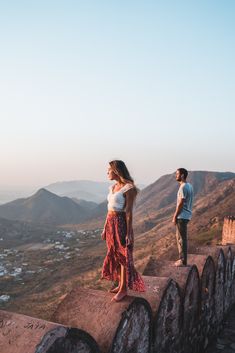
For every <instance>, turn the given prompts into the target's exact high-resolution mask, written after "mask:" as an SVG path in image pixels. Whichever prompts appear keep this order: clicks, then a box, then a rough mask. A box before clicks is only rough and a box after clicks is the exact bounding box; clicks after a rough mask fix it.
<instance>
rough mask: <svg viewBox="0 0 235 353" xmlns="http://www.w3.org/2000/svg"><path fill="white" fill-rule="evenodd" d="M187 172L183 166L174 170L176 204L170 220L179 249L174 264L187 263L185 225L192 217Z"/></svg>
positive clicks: (191, 199) (190, 193)
mask: <svg viewBox="0 0 235 353" xmlns="http://www.w3.org/2000/svg"><path fill="white" fill-rule="evenodd" d="M187 176H188V172H187V170H186V169H184V168H179V169H177V171H176V180H177V181H178V182H179V184H180V186H179V190H178V193H177V206H176V210H175V213H174V216H173V220H172V222H173V223H174V224H175V225H176V241H177V246H178V251H179V260H178V261H176V262H175V266H186V265H187V225H188V222H189V221H190V219H191V218H192V204H193V187H192V185H191V184H190V183H188V182H187V181H186V179H187Z"/></svg>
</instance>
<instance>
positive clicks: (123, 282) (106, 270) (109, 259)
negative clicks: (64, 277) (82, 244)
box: [102, 160, 145, 301]
mask: <svg viewBox="0 0 235 353" xmlns="http://www.w3.org/2000/svg"><path fill="white" fill-rule="evenodd" d="M107 174H108V178H109V179H110V180H115V181H116V183H115V184H114V185H113V186H110V190H109V194H108V214H107V218H106V221H105V225H104V230H103V232H102V239H103V240H106V244H107V248H108V251H107V255H106V257H105V260H104V264H103V269H102V278H105V279H107V280H110V281H116V282H118V286H117V287H116V288H113V289H111V290H110V292H112V293H116V295H115V296H114V297H113V299H112V300H115V301H120V300H122V299H123V298H124V297H125V296H126V295H127V288H129V289H133V290H135V291H140V292H143V291H145V286H144V282H143V280H142V278H141V276H140V275H139V274H138V272H137V271H136V270H135V268H134V263H133V245H134V237H133V227H132V211H133V204H134V200H135V198H136V195H137V188H136V186H135V184H134V181H133V179H132V177H131V176H130V174H129V172H128V169H127V167H126V165H125V163H124V162H123V161H120V160H114V161H112V162H110V163H109V168H108V173H107Z"/></svg>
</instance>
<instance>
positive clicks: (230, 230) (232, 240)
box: [222, 216, 235, 245]
mask: <svg viewBox="0 0 235 353" xmlns="http://www.w3.org/2000/svg"><path fill="white" fill-rule="evenodd" d="M222 244H223V245H226V244H235V217H233V216H228V217H225V218H224V225H223V233H222Z"/></svg>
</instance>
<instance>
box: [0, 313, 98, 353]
mask: <svg viewBox="0 0 235 353" xmlns="http://www.w3.org/2000/svg"><path fill="white" fill-rule="evenodd" d="M75 351H76V352H77V353H79V352H81V353H82V352H83V353H98V352H99V348H98V346H97V344H96V342H95V341H94V339H93V338H92V337H91V336H90V335H88V334H87V333H86V332H84V331H82V330H78V329H71V328H69V327H64V326H62V325H59V324H55V323H52V322H47V321H44V320H40V319H36V318H32V317H29V316H25V315H19V314H15V313H9V312H6V311H2V310H1V311H0V352H1V353H26V352H27V353H62V352H63V353H74V352H75Z"/></svg>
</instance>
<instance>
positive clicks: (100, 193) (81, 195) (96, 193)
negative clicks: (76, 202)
mask: <svg viewBox="0 0 235 353" xmlns="http://www.w3.org/2000/svg"><path fill="white" fill-rule="evenodd" d="M109 185H110V183H108V182H96V181H91V180H73V181H62V182H57V183H53V184H50V185H48V186H45V189H47V190H49V191H51V192H53V193H55V194H57V195H59V196H67V197H70V198H76V199H82V200H85V201H93V202H96V203H100V202H102V201H104V200H105V199H106V197H107V193H108V187H109Z"/></svg>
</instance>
